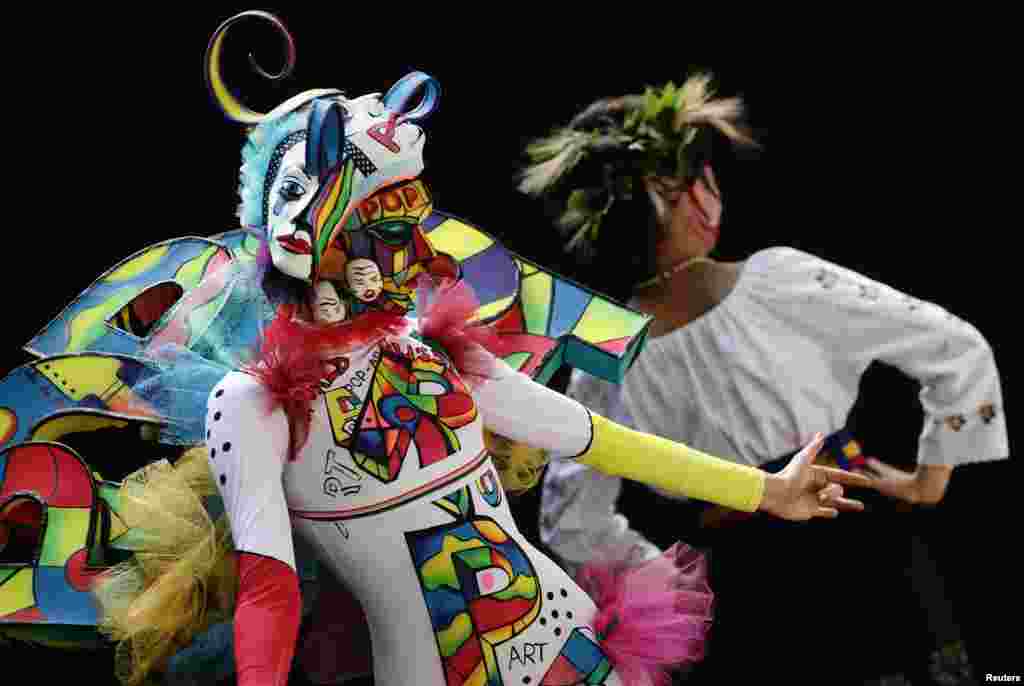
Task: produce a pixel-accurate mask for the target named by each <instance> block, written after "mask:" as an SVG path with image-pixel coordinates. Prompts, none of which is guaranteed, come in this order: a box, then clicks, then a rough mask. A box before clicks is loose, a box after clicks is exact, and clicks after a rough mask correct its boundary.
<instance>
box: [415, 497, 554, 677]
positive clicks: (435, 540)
mask: <svg viewBox="0 0 1024 686" xmlns="http://www.w3.org/2000/svg"><path fill="white" fill-rule="evenodd" d="M473 490H474V489H472V488H469V487H464V488H462V489H458V490H457V491H455V492H453V493H452V494H450V495H449V496H447V497H445V498H443V499H442V500H440V501H436V502H435V505H437V506H438V507H440V508H441V509H443V510H445V511H446V512H448V513H449V514H451V515H452V516H453V517H456V518H457V519H458V520H459V521H456V522H453V523H451V524H447V525H441V526H437V527H433V528H431V529H425V530H422V531H413V532H409V533H406V534H405V538H406V543H407V545H408V546H409V552H410V554H411V555H412V559H413V564H414V566H415V569H416V570H417V575H418V577H419V580H420V587H421V590H422V591H423V598H424V602H425V603H426V606H427V611H428V613H429V615H430V621H431V624H432V626H433V628H434V633H435V638H436V641H437V647H438V653H439V657H440V659H441V665H442V669H443V671H444V675H445V680H446V682H447V684H448V686H477V685H480V686H501V684H502V679H501V670H500V668H499V666H498V662H497V657H496V654H495V647H496V646H498V645H500V644H502V643H504V642H505V641H508V640H510V639H511V638H513V637H514V636H517V635H519V634H521V633H522V632H523V631H525V630H526V628H527V627H529V626H530V625H531V624H532V623H533V622H534V620H535V619H536V618H537V616H538V614H539V613H540V606H541V589H540V584H539V581H538V577H537V572H536V570H535V569H534V568H533V565H532V564H531V563H530V561H529V559H528V558H527V556H526V554H525V551H524V550H523V549H522V548H521V547H520V546H519V544H518V543H516V541H515V539H513V538H512V537H511V536H509V535H508V533H506V532H505V531H504V530H503V529H502V528H501V526H500V525H499V524H498V523H497V522H496V521H494V520H493V519H490V518H489V517H480V516H476V515H474V514H472V513H473V511H474V509H475V508H474V507H473V505H472V502H471V499H472V497H473ZM467 498H468V499H470V501H469V502H467ZM463 513H465V514H463Z"/></svg>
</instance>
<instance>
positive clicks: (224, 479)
mask: <svg viewBox="0 0 1024 686" xmlns="http://www.w3.org/2000/svg"><path fill="white" fill-rule="evenodd" d="M227 482H228V478H227V477H226V476H224V475H223V474H221V475H220V485H221V486H223V485H224V484H226V483H227Z"/></svg>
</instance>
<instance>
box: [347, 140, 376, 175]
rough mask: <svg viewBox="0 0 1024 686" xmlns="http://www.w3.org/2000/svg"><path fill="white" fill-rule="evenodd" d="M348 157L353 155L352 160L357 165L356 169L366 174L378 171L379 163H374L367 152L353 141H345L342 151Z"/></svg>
mask: <svg viewBox="0 0 1024 686" xmlns="http://www.w3.org/2000/svg"><path fill="white" fill-rule="evenodd" d="M342 154H343V155H344V156H345V157H346V158H348V157H351V158H352V161H353V162H354V163H355V165H356V169H358V170H359V171H361V172H362V173H363V175H364V176H370V175H371V174H373V173H374V172H376V171H377V165H375V164H374V163H373V160H371V159H370V158H369V157H367V156H366V153H365V152H363V151H362V150H360V149H359V147H358V146H357V145H356V144H355V143H353V142H352V141H345V147H344V152H343V153H342Z"/></svg>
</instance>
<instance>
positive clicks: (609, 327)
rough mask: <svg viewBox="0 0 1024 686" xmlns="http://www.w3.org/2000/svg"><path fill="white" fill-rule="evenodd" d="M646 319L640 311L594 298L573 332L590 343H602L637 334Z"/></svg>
mask: <svg viewBox="0 0 1024 686" xmlns="http://www.w3.org/2000/svg"><path fill="white" fill-rule="evenodd" d="M646 321H647V318H646V317H645V316H644V315H642V314H640V313H637V312H631V311H629V310H626V309H623V307H622V306H621V305H616V304H615V303H612V302H609V301H607V300H603V299H601V298H594V299H593V300H591V301H590V304H589V305H588V306H587V309H586V311H585V312H584V313H583V316H582V317H580V321H579V323H578V324H577V325H576V328H575V329H573V333H574V334H576V335H577V336H579V337H580V338H581V339H583V340H584V341H587V342H589V343H600V342H602V341H608V340H612V339H616V338H624V337H626V336H630V335H635V334H636V333H638V332H639V331H640V330H641V329H642V328H643V326H644V324H645V323H646Z"/></svg>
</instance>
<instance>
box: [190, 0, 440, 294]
mask: <svg viewBox="0 0 1024 686" xmlns="http://www.w3.org/2000/svg"><path fill="white" fill-rule="evenodd" d="M246 17H248V18H260V19H263V20H265V21H269V22H270V23H272V24H273V25H274V26H275V27H276V28H277V29H278V30H279V31H280V32H281V34H282V36H284V37H285V39H286V40H287V41H288V49H289V52H288V64H287V66H286V67H285V69H284V71H282V72H281V73H280V74H277V75H274V76H272V77H271V78H283V77H284V76H286V75H287V74H288V73H290V71H291V68H292V67H293V66H294V59H295V54H294V49H293V45H292V41H291V36H290V35H289V34H288V32H287V30H286V29H285V28H284V26H283V25H282V24H281V23H280V21H279V20H278V19H277V18H276V17H273V16H272V15H269V14H267V13H265V12H246V13H243V14H241V15H238V16H236V17H233V18H232V19H229V20H228V21H226V22H224V24H222V25H221V27H220V28H219V29H218V30H217V32H216V33H215V34H214V36H213V39H212V40H211V42H210V47H209V49H208V51H207V58H206V77H207V83H208V85H209V88H210V91H211V93H212V94H213V96H214V98H215V100H216V101H217V103H218V104H219V105H220V107H221V109H222V110H223V111H224V113H225V114H226V115H227V116H228V117H229V118H231V119H233V120H234V121H236V122H239V123H242V124H246V125H247V126H249V127H251V128H250V133H249V138H248V141H247V143H246V146H245V148H244V149H243V153H242V157H243V163H242V168H241V175H240V177H241V188H240V192H241V196H242V204H241V207H240V213H239V214H240V218H241V219H242V222H243V224H244V225H245V226H246V227H247V228H248V229H249V230H251V231H254V232H256V233H260V234H262V235H263V236H264V237H265V238H267V240H268V247H269V252H270V259H271V261H272V262H273V264H274V267H275V268H277V270H279V271H280V272H282V273H284V274H287V275H288V276H291V277H294V278H296V279H300V280H302V281H306V282H307V283H310V284H312V283H315V282H316V281H317V279H318V278H319V277H321V276H323V277H326V278H331V279H336V280H343V279H344V278H345V263H346V262H347V260H348V258H349V255H347V254H346V252H345V241H342V240H339V239H340V237H341V235H342V232H343V231H344V229H345V228H346V226H347V225H349V224H350V220H351V225H352V226H351V227H350V228H356V227H358V225H359V219H358V217H354V216H353V215H354V213H355V210H356V208H357V207H359V206H360V204H361V203H363V202H364V201H365V200H367V199H368V198H369V197H370V196H372V195H373V194H375V193H377V192H378V191H380V190H381V189H385V188H387V187H389V186H394V185H396V184H399V183H400V182H403V181H409V180H411V179H415V178H417V177H418V176H419V175H420V174H421V173H422V171H423V147H424V144H425V143H426V136H425V134H424V132H423V129H421V128H420V127H419V125H418V123H419V122H421V121H422V120H423V119H425V118H426V117H428V116H429V115H430V114H431V113H432V112H433V111H434V110H435V109H436V108H437V104H438V100H439V98H440V86H439V85H438V82H437V81H436V80H435V79H433V78H431V77H430V76H428V75H426V74H423V73H421V72H413V73H411V74H408V75H407V76H405V77H404V78H402V79H400V80H399V81H398V82H397V83H395V84H394V85H393V86H392V87H391V88H390V89H389V90H388V92H387V93H385V94H384V95H381V94H380V93H370V94H367V95H363V96H360V97H357V98H349V97H346V96H345V95H344V94H342V92H341V91H338V90H329V89H321V90H311V91H306V92H304V93H301V94H299V95H296V96H295V97H293V98H290V99H289V100H287V101H285V102H284V103H282V104H281V105H280V106H278V107H277V108H275V109H274V110H272V111H271V112H269V113H267V114H261V113H258V112H254V111H252V110H250V109H248V108H247V107H246V106H245V105H243V104H242V103H241V102H240V101H239V100H237V99H236V98H235V97H234V96H233V95H232V94H231V90H230V89H229V88H228V87H227V85H226V84H225V83H224V81H223V79H222V77H221V74H220V64H221V60H220V53H221V47H222V44H223V40H224V36H225V34H226V32H227V31H228V29H229V28H230V27H231V26H233V25H234V24H235V23H236V22H237V21H240V20H242V19H244V18H246ZM259 71H260V72H261V73H262V74H263V75H264V76H271V75H269V74H267V73H266V72H263V71H262V69H259Z"/></svg>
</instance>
